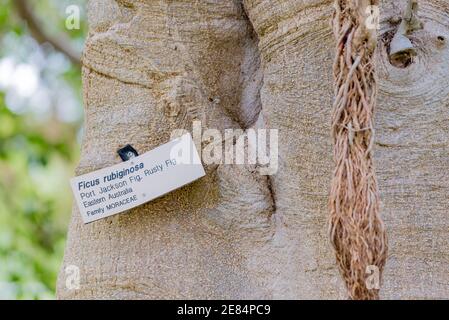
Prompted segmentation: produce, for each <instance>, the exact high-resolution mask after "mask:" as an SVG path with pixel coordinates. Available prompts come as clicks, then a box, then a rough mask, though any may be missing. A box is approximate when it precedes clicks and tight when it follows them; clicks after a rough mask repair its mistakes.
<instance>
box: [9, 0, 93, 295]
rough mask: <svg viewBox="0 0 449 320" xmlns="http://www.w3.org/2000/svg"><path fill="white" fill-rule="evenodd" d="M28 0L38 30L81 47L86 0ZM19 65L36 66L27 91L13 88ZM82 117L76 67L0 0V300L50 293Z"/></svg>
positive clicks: (60, 251)
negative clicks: (74, 10) (72, 26)
mask: <svg viewBox="0 0 449 320" xmlns="http://www.w3.org/2000/svg"><path fill="white" fill-rule="evenodd" d="M29 3H30V5H31V6H32V8H33V12H34V13H35V15H36V16H37V17H38V18H39V19H40V20H41V21H42V28H43V29H45V30H46V31H47V32H48V33H50V34H52V35H60V36H64V37H65V38H67V39H66V40H67V41H69V42H70V43H71V44H72V45H73V46H74V47H76V48H77V49H78V50H81V48H82V44H83V41H84V37H85V33H86V23H85V16H86V14H85V1H84V0H71V1H61V0H53V1H51V0H39V1H36V0H29ZM69 5H78V6H79V8H80V12H81V18H82V21H81V29H80V30H67V29H66V27H65V20H66V18H67V14H66V8H67V6H69ZM1 66H3V67H1ZM10 66H13V68H12V67H10ZM18 66H22V67H23V66H25V67H26V68H28V69H30V68H31V69H32V70H35V75H37V78H36V79H37V81H38V82H37V85H36V82H35V81H34V82H33V83H32V84H33V85H34V89H35V90H34V91H33V92H32V93H30V92H31V91H30V92H26V93H25V94H23V92H22V94H17V92H16V91H17V88H16V87H18V88H19V89H20V85H21V84H20V81H22V80H21V79H22V78H20V73H17V70H19V69H20V68H18ZM8 68H9V69H8ZM11 68H12V69H11ZM26 68H25V69H26ZM22 69H23V68H22ZM14 72H16V73H14ZM14 77H16V78H17V79H18V80H17V79H16V80H17V81H16V82H13V81H12V80H11V79H15V78H14ZM22 77H23V75H22ZM36 79H35V80H36ZM1 81H3V82H1ZM23 81H24V82H27V81H30V80H29V79H28V78H26V77H25V78H23ZM2 83H3V84H2ZM14 83H15V84H14ZM14 85H15V86H16V87H14ZM69 107H70V108H69ZM82 121H83V119H82V103H81V80H80V69H79V66H76V65H73V64H71V63H70V61H69V60H68V59H67V58H66V57H65V56H64V55H63V54H61V53H59V52H56V51H55V50H54V49H53V48H52V47H51V46H50V45H49V44H46V43H42V44H38V43H37V42H36V41H35V40H34V39H33V38H32V37H31V34H30V31H29V30H28V27H27V23H26V21H24V20H23V19H22V18H20V16H19V15H18V14H17V9H16V7H15V5H14V0H0V299H52V298H54V295H55V293H54V291H55V282H56V277H57V273H58V271H59V267H60V264H61V261H62V255H63V250H64V242H65V236H66V230H67V225H68V221H69V219H70V213H71V206H72V195H71V192H70V189H69V178H70V177H71V176H72V175H73V170H74V166H75V165H76V162H77V160H78V150H79V144H78V140H79V137H80V136H81V130H82Z"/></svg>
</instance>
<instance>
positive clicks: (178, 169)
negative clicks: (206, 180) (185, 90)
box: [70, 134, 205, 223]
mask: <svg viewBox="0 0 449 320" xmlns="http://www.w3.org/2000/svg"><path fill="white" fill-rule="evenodd" d="M204 175H205V172H204V168H203V165H202V164H201V160H200V158H199V155H198V152H197V150H196V148H195V144H194V143H193V140H192V137H191V136H190V134H185V135H183V136H182V137H180V138H178V139H175V140H172V141H170V142H169V143H166V144H164V145H161V146H159V147H157V148H155V149H153V150H151V151H149V152H147V153H144V154H142V155H140V156H137V157H135V158H132V159H130V160H128V161H126V162H122V163H119V164H117V165H114V166H111V167H107V168H104V169H101V170H97V171H94V172H90V173H88V174H85V175H82V176H78V177H75V178H73V179H71V181H70V184H71V187H72V190H73V193H74V195H75V200H76V202H77V204H78V208H79V211H80V213H81V216H82V218H83V221H84V223H89V222H92V221H95V220H98V219H102V218H105V217H109V216H111V215H114V214H117V213H121V212H123V211H126V210H129V209H131V208H134V207H137V206H139V205H141V204H143V203H146V202H148V201H151V200H153V199H155V198H157V197H160V196H162V195H164V194H166V193H168V192H170V191H173V190H175V189H177V188H179V187H182V186H184V185H186V184H188V183H190V182H193V181H195V180H197V179H199V178H201V177H203V176H204Z"/></svg>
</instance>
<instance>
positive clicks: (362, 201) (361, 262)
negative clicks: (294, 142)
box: [329, 0, 387, 299]
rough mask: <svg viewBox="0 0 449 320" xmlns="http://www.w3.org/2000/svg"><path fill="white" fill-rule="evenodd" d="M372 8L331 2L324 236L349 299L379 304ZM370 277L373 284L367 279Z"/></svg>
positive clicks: (361, 1)
mask: <svg viewBox="0 0 449 320" xmlns="http://www.w3.org/2000/svg"><path fill="white" fill-rule="evenodd" d="M377 2H378V1H369V0H347V1H345V0H336V1H335V13H334V20H333V29H334V35H335V38H336V40H337V47H336V57H335V62H334V77H335V101H334V105H333V110H332V135H333V142H334V161H335V171H334V173H333V179H332V185H331V191H330V199H329V209H330V224H329V235H330V239H331V242H332V245H333V246H334V249H335V251H336V257H337V263H338V266H339V269H340V272H341V274H342V276H343V278H344V281H345V284H346V287H347V289H348V294H349V298H350V299H378V298H379V284H380V282H381V279H380V278H381V274H382V271H383V268H384V265H385V261H386V257H387V238H386V232H385V229H384V224H383V222H382V220H381V218H380V216H379V202H380V200H379V192H378V187H377V180H376V177H375V171H374V168H373V159H372V151H373V144H374V128H373V116H374V110H375V104H376V96H377V84H376V78H375V68H374V59H375V58H374V53H375V49H376V43H377V34H376V30H374V29H369V28H368V27H367V25H366V24H365V21H366V19H367V18H366V16H367V15H366V12H368V11H367V8H370V7H369V6H373V5H377V4H378V3H377ZM375 271H379V272H375ZM376 275H379V278H378V279H373V276H374V277H375V276H376Z"/></svg>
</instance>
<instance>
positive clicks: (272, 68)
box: [57, 0, 449, 299]
mask: <svg viewBox="0 0 449 320" xmlns="http://www.w3.org/2000/svg"><path fill="white" fill-rule="evenodd" d="M405 4H406V1H394V2H393V1H382V4H381V8H380V10H381V29H380V31H379V34H380V36H379V48H378V51H377V74H378V78H379V86H380V91H379V96H378V98H379V99H378V109H377V114H376V119H375V126H376V144H375V150H374V154H375V165H376V173H377V176H378V180H379V189H380V193H381V200H382V205H381V213H382V216H383V219H384V221H385V224H386V227H387V230H388V237H389V242H390V249H389V257H388V262H387V266H386V269H385V272H384V281H383V282H384V283H383V287H382V290H381V297H382V298H387V299H388V298H401V299H414V298H449V273H448V266H449V255H448V251H447V248H448V245H449V222H448V221H449V220H448V219H447V216H448V215H447V212H448V208H449V200H448V199H449V198H448V193H449V160H448V156H449V139H448V137H449V129H448V128H449V113H448V108H449V85H448V84H449V82H448V79H449V69H448V67H447V66H448V61H449V47H448V45H447V39H449V1H441V0H432V1H430V0H429V1H425V2H422V3H421V4H420V12H419V15H420V17H421V18H422V20H423V21H425V27H424V29H423V30H419V31H416V32H414V33H413V34H412V35H410V37H411V38H412V43H413V44H414V45H415V46H416V52H417V56H416V57H415V58H414V60H413V62H412V63H411V64H410V65H409V66H407V67H405V68H398V67H395V66H393V65H391V63H390V61H389V57H388V43H389V39H390V40H391V37H392V35H394V32H395V30H396V29H397V27H398V25H397V24H394V23H392V21H394V20H395V18H396V17H398V16H401V12H402V9H403V8H404V7H405ZM88 9H89V23H90V33H89V36H88V39H87V42H86V47H85V51H84V57H83V64H84V67H83V86H84V101H85V115H86V122H85V135H84V139H83V144H82V156H81V161H80V164H79V166H78V169H77V171H76V174H77V175H79V174H83V173H87V172H90V171H93V170H96V169H100V168H103V167H106V166H109V165H112V164H115V163H117V162H119V161H120V160H119V158H118V156H117V155H116V150H117V149H118V148H120V147H122V146H124V145H125V144H128V143H130V144H132V145H133V146H134V147H135V148H136V149H137V150H139V151H140V152H144V151H148V150H150V149H152V148H154V147H156V146H158V145H160V144H162V143H165V142H167V141H168V140H169V137H170V133H171V132H172V130H173V129H176V128H186V129H190V127H191V123H192V121H193V120H200V121H201V122H202V125H203V127H204V128H206V127H208V128H217V129H220V130H224V129H225V128H241V129H247V128H251V127H253V128H262V127H263V128H274V129H279V170H278V172H277V174H275V175H273V176H269V177H266V176H261V175H259V174H258V172H257V171H256V170H255V168H254V167H251V166H241V165H219V166H213V165H208V166H206V171H207V175H206V177H205V178H203V179H201V180H199V181H197V182H195V183H193V184H191V185H189V186H186V187H184V188H182V189H180V190H177V191H175V192H173V193H170V194H168V195H166V196H164V197H162V198H160V199H157V200H155V201H152V202H150V203H147V204H145V205H143V206H140V207H138V208H136V209H133V210H130V211H129V212H128V213H126V214H120V215H116V216H113V217H110V218H106V219H103V220H100V221H97V222H94V223H91V224H88V225H84V224H83V223H82V221H81V217H80V214H79V212H78V210H77V208H76V207H74V209H73V215H72V220H71V223H70V229H69V234H68V240H67V248H66V252H65V257H64V262H63V266H62V269H61V273H60V276H59V281H58V293H57V294H58V297H59V298H62V299H66V298H70V299H72V298H117V299H127V298H133V299H140V298H142V299H152V298H166V299H170V298H203V299H213V298H233V299H240V298H245V299H252V298H267V299H271V298H275V299H279V298H284V299H301V298H306V299H310V298H315V299H333V298H346V292H345V289H344V286H343V283H342V281H341V279H340V276H339V274H338V271H337V267H336V263H335V258H334V254H333V252H332V248H331V245H330V244H329V239H328V238H327V221H328V209H327V201H328V194H329V186H330V179H331V176H332V174H331V171H332V141H331V136H330V113H331V106H332V100H333V89H332V81H333V80H332V61H333V56H334V46H335V43H334V38H333V36H332V30H331V26H330V20H331V15H332V1H323V0H321V1H318V0H307V1H298V0H284V1H279V0H276V1H275V0H246V1H244V2H241V1H240V0H220V1H218V0H209V1H196V0H195V1H194V0H185V1H178V0H174V1H150V0H147V1H143V0H140V1H138V0H117V1H112V0H101V1H98V0H96V1H90V2H89V8H88ZM69 265H75V266H77V267H79V268H80V281H81V282H80V288H79V289H72V290H71V289H69V288H67V286H66V278H67V274H66V273H65V267H66V266H69Z"/></svg>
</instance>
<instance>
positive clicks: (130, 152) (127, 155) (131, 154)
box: [117, 144, 139, 161]
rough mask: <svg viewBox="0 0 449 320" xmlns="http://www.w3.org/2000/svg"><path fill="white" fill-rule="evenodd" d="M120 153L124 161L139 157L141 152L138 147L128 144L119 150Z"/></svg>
mask: <svg viewBox="0 0 449 320" xmlns="http://www.w3.org/2000/svg"><path fill="white" fill-rule="evenodd" d="M117 153H118V155H119V156H120V158H122V160H123V161H128V160H130V159H132V158H135V157H137V156H138V155H139V154H138V153H137V151H136V149H134V148H133V147H132V146H131V145H129V144H127V145H126V146H124V147H123V148H121V149H119V150H117Z"/></svg>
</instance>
